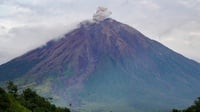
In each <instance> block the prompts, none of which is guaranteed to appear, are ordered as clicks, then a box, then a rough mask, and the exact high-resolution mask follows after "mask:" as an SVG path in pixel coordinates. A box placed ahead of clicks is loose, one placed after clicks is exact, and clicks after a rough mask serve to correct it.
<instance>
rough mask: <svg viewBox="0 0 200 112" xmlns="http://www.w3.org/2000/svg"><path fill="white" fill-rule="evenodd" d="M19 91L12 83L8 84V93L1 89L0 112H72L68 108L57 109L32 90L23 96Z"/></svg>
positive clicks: (26, 90)
mask: <svg viewBox="0 0 200 112" xmlns="http://www.w3.org/2000/svg"><path fill="white" fill-rule="evenodd" d="M17 90H18V89H17V86H16V85H14V83H13V82H12V81H9V82H8V83H7V92H6V91H5V90H4V89H2V88H0V112H70V110H69V109H68V108H61V107H56V106H55V105H54V104H51V103H50V102H49V101H48V99H46V98H43V97H41V96H39V95H38V94H37V93H36V92H34V91H33V90H31V89H30V88H27V89H25V90H24V91H23V92H22V93H21V94H18V93H17Z"/></svg>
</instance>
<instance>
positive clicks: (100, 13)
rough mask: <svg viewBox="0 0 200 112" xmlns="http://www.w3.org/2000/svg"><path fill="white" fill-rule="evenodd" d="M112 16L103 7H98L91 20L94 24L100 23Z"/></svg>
mask: <svg viewBox="0 0 200 112" xmlns="http://www.w3.org/2000/svg"><path fill="white" fill-rule="evenodd" d="M111 14H112V12H111V11H109V10H108V9H107V8H105V7H98V8H97V11H96V13H95V14H94V15H93V20H94V21H95V22H98V21H102V20H104V19H106V18H108V17H109V16H110V15H111Z"/></svg>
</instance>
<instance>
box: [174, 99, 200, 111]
mask: <svg viewBox="0 0 200 112" xmlns="http://www.w3.org/2000/svg"><path fill="white" fill-rule="evenodd" d="M172 112H200V97H199V98H197V100H195V101H194V104H193V105H191V106H190V107H188V108H187V109H184V110H178V109H173V110H172Z"/></svg>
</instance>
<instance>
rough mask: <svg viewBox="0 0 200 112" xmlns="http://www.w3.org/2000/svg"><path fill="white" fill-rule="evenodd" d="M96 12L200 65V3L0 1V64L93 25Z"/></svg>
mask: <svg viewBox="0 0 200 112" xmlns="http://www.w3.org/2000/svg"><path fill="white" fill-rule="evenodd" d="M98 6H104V7H107V8H109V10H111V11H112V15H111V18H113V19H116V20H118V21H120V22H123V23H125V24H128V25H130V26H132V27H134V28H136V29H138V30H139V31H140V32H142V33H143V34H145V35H146V36H147V37H149V38H151V39H154V40H157V41H159V42H161V43H162V44H164V45H166V46H167V47H169V48H171V49H173V50H174V51H176V52H178V53H181V54H183V55H184V56H186V57H189V58H190V59H193V60H196V61H198V62H200V7H199V6H200V0H0V64H2V63H5V62H7V61H9V60H11V59H13V58H15V57H17V56H20V55H22V54H24V53H26V52H27V51H29V50H31V49H34V48H37V47H39V46H42V45H45V43H46V42H47V41H49V40H51V39H54V38H58V37H61V36H62V35H63V34H64V33H66V32H68V31H70V30H72V29H74V28H76V25H77V24H78V23H79V22H81V21H83V20H87V19H92V15H93V14H94V13H95V11H96V8H97V7H98Z"/></svg>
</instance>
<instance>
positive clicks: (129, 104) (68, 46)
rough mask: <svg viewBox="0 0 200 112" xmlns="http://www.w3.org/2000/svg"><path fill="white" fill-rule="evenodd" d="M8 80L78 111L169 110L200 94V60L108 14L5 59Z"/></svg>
mask: <svg viewBox="0 0 200 112" xmlns="http://www.w3.org/2000/svg"><path fill="white" fill-rule="evenodd" d="M7 80H14V81H15V82H16V83H17V84H18V85H19V86H20V87H22V88H23V87H24V88H26V87H31V88H33V89H35V90H36V91H37V92H39V93H40V94H41V95H44V96H50V97H53V99H54V100H53V102H54V103H55V104H57V105H61V106H68V105H70V106H71V109H72V110H74V111H78V112H90V111H91V112H109V111H113V112H158V111H159V112H168V111H170V110H171V109H172V108H183V107H185V106H187V105H189V104H191V103H192V101H193V99H195V98H196V97H198V96H199V95H200V83H199V81H200V64H199V63H197V62H195V61H193V60H190V59H188V58H186V57H184V56H182V55H180V54H178V53H176V52H174V51H172V50H171V49H169V48H167V47H165V46H163V45H162V44H160V43H159V42H156V41H154V40H151V39H149V38H147V37H146V36H144V35H143V34H142V33H140V32H139V31H137V30H136V29H134V28H132V27H130V26H128V25H126V24H123V23H120V22H118V21H116V20H113V19H110V18H107V19H104V20H102V21H98V22H92V23H91V22H84V23H81V25H80V27H79V28H77V29H75V30H73V31H71V32H69V33H67V34H65V35H64V36H63V38H61V39H59V40H52V41H50V42H48V43H47V44H46V45H45V46H43V47H40V48H37V49H35V50H32V51H30V52H28V53H26V54H24V55H22V56H20V57H18V58H15V59H13V60H11V61H9V62H8V63H5V64H3V65H1V66H0V81H1V82H4V81H7Z"/></svg>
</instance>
